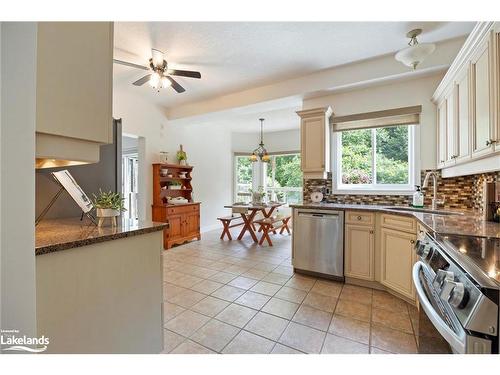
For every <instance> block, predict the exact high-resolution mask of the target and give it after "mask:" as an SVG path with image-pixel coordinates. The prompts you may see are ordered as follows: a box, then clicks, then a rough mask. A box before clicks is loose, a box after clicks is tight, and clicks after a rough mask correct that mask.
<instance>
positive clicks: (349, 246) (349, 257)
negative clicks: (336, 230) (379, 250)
mask: <svg viewBox="0 0 500 375" xmlns="http://www.w3.org/2000/svg"><path fill="white" fill-rule="evenodd" d="M374 245H375V244H374V234H373V227H371V226H367V225H353V224H347V225H346V226H345V275H346V276H350V277H355V278H357V279H364V280H375V272H374V248H375V246H374Z"/></svg>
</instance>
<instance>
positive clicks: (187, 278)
mask: <svg viewBox="0 0 500 375" xmlns="http://www.w3.org/2000/svg"><path fill="white" fill-rule="evenodd" d="M202 280H203V279H202V278H200V277H197V276H192V275H187V274H186V275H184V276H182V277H179V278H178V279H175V280H172V281H171V283H172V284H174V285H177V286H182V287H184V288H191V287H192V286H193V285H194V284H198V283H199V282H200V281H202Z"/></svg>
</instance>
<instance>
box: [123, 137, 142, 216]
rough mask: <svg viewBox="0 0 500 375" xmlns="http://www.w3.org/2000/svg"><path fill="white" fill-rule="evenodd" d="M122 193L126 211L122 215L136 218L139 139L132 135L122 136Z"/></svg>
mask: <svg viewBox="0 0 500 375" xmlns="http://www.w3.org/2000/svg"><path fill="white" fill-rule="evenodd" d="M121 190H122V194H123V198H124V205H125V208H126V209H127V211H125V212H124V214H123V215H124V216H125V217H127V218H129V219H135V220H137V219H138V218H139V212H138V204H137V202H138V198H139V139H138V137H136V136H133V135H125V134H124V135H123V136H122V189H121Z"/></svg>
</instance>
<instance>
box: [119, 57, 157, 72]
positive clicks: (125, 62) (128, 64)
mask: <svg viewBox="0 0 500 375" xmlns="http://www.w3.org/2000/svg"><path fill="white" fill-rule="evenodd" d="M113 62H114V63H115V64H120V65H125V66H130V67H132V68H136V69H142V70H149V68H148V67H147V66H142V65H139V64H134V63H131V62H127V61H123V60H117V59H113Z"/></svg>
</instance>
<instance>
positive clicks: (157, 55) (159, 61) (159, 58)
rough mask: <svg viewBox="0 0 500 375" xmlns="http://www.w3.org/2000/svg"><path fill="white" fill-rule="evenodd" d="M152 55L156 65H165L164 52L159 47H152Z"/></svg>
mask: <svg viewBox="0 0 500 375" xmlns="http://www.w3.org/2000/svg"><path fill="white" fill-rule="evenodd" d="M151 55H152V60H153V65H154V66H162V65H163V52H162V51H160V50H158V49H154V48H152V49H151Z"/></svg>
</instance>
